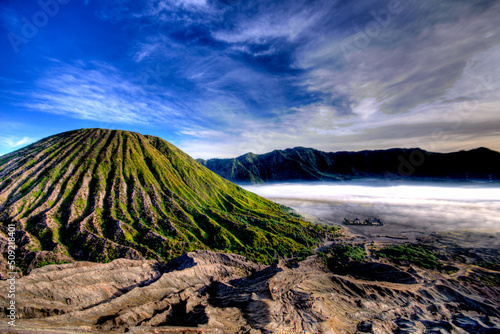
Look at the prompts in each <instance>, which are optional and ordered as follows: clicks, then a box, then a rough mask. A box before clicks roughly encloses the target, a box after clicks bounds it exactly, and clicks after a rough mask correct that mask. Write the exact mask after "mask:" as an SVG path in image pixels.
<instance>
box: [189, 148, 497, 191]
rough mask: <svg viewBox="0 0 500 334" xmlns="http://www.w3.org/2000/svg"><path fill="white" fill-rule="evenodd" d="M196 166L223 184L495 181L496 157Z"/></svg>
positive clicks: (343, 156)
mask: <svg viewBox="0 0 500 334" xmlns="http://www.w3.org/2000/svg"><path fill="white" fill-rule="evenodd" d="M198 161H199V162H200V163H202V164H203V165H204V166H206V167H207V168H209V169H210V170H212V171H214V172H215V173H217V174H219V175H220V176H222V177H223V178H225V179H227V180H230V181H233V182H241V183H247V182H250V183H262V182H274V181H332V180H344V179H352V178H363V177H378V178H437V179H478V180H481V179H482V180H500V153H498V152H495V151H491V150H489V149H486V148H478V149H475V150H471V151H460V152H454V153H433V152H427V151H424V150H421V149H390V150H376V151H360V152H332V153H328V152H322V151H318V150H315V149H312V148H304V147H296V148H290V149H286V150H275V151H272V152H269V153H266V154H253V153H247V154H245V155H242V156H240V157H237V158H235V159H210V160H198Z"/></svg>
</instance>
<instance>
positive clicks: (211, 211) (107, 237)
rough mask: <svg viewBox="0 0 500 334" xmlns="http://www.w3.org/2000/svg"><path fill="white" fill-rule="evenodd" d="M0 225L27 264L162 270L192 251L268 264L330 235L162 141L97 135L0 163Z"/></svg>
mask: <svg viewBox="0 0 500 334" xmlns="http://www.w3.org/2000/svg"><path fill="white" fill-rule="evenodd" d="M0 221H1V224H0V225H1V228H2V233H0V243H1V241H2V237H3V238H4V239H5V238H6V231H7V225H8V224H9V223H15V224H16V226H17V229H18V231H17V234H16V239H17V243H18V246H19V247H20V250H19V254H21V257H22V258H23V259H24V260H23V261H24V263H25V264H27V263H29V262H30V261H31V262H32V260H33V259H34V258H35V257H36V259H37V261H38V262H39V263H47V262H50V261H52V260H51V259H56V260H57V261H60V260H61V259H67V260H68V259H69V260H71V259H80V260H93V261H109V260H112V259H114V258H118V257H128V258H155V259H165V260H168V259H171V258H173V257H175V256H177V255H179V254H182V253H185V252H187V251H191V250H194V249H214V250H223V251H229V252H236V253H240V254H242V255H246V256H249V257H250V258H253V259H258V260H261V261H264V262H269V261H270V260H271V257H272V256H277V255H281V256H285V255H287V254H292V253H297V252H300V251H303V250H306V249H308V248H310V247H311V246H313V244H315V243H317V242H318V240H319V239H320V238H321V237H322V236H324V234H325V233H327V232H328V231H327V230H326V228H323V227H319V226H315V225H312V224H310V223H307V222H305V221H303V220H301V219H300V217H298V216H297V215H295V214H292V213H290V211H289V209H288V208H286V207H283V206H281V205H279V204H276V203H273V202H271V201H268V200H266V199H263V198H261V197H259V196H257V195H255V194H253V193H250V192H248V191H245V190H243V189H242V188H240V187H238V186H236V185H235V184H233V183H231V182H228V181H227V180H224V179H223V178H221V177H219V176H218V175H216V174H215V173H213V172H211V171H210V170H208V169H207V168H205V167H203V166H202V165H201V164H199V163H198V162H196V161H195V160H194V159H192V158H191V157H189V156H188V155H187V154H185V153H183V152H182V151H180V150H179V149H177V148H176V147H174V146H173V145H171V144H170V143H168V142H166V141H164V140H162V139H160V138H157V137H152V136H143V135H141V134H138V133H132V132H126V131H111V130H103V129H84V130H77V131H71V132H66V133H62V134H59V135H55V136H52V137H48V138H46V139H43V140H41V141H39V142H37V143H34V144H32V145H30V146H28V147H26V148H23V149H21V150H18V151H16V152H13V153H10V154H7V155H4V156H2V157H0ZM56 260H54V261H56Z"/></svg>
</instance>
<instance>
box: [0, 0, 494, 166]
mask: <svg viewBox="0 0 500 334" xmlns="http://www.w3.org/2000/svg"><path fill="white" fill-rule="evenodd" d="M498 17H500V1H493V0H491V1H490V0H488V1H457V0H454V1H451V0H444V1H439V2H438V1H429V0H427V1H398V0H388V1H332V0H324V1H307V0H290V1H286V2H283V1H240V0H218V1H216V0H148V1H146V0H108V1H99V0H42V1H27V2H26V1H25V2H22V3H21V2H19V1H15V0H6V1H3V2H2V3H1V4H0V27H1V28H0V29H1V33H0V36H1V37H0V46H1V48H2V51H3V52H2V53H1V54H0V87H1V91H0V94H1V95H0V97H1V98H2V102H3V103H2V105H1V106H0V131H1V137H0V155H1V154H5V153H8V152H10V151H13V150H15V149H18V148H20V147H22V145H26V144H27V143H30V142H32V141H34V140H38V139H41V138H43V137H45V136H48V135H52V134H54V133H57V132H62V131H66V130H71V129H76V128H82V127H105V128H119V129H124V130H131V131H138V132H141V133H147V134H152V135H157V136H160V137H163V138H165V139H167V140H169V141H171V142H172V143H174V144H175V145H177V146H179V147H180V148H181V149H183V150H185V151H186V152H187V153H189V154H191V155H192V156H194V157H196V158H212V157H234V156H237V155H241V154H244V153H247V152H254V153H264V152H267V151H271V150H274V149H284V148H288V147H294V146H305V147H314V148H317V149H320V150H324V151H337V150H362V149H384V148H391V147H421V148H423V149H427V150H433V151H443V152H446V151H454V150H460V149H472V148H476V147H479V146H485V147H488V148H491V149H494V150H500V140H499V139H500V112H499V111H500V110H499V107H500V66H499V62H498V60H499V59H500V26H499V25H498V22H497V21H498Z"/></svg>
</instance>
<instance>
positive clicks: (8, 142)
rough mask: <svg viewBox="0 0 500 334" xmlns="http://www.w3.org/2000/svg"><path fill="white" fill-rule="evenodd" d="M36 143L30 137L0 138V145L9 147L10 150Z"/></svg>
mask: <svg viewBox="0 0 500 334" xmlns="http://www.w3.org/2000/svg"><path fill="white" fill-rule="evenodd" d="M34 141H35V139H34V138H30V137H22V138H21V137H16V136H0V143H1V144H0V145H2V146H7V147H9V148H18V147H20V146H24V145H27V144H31V143H33V142H34Z"/></svg>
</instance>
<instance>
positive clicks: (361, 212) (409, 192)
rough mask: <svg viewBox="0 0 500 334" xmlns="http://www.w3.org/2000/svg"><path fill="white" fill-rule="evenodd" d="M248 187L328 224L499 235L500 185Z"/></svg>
mask: <svg viewBox="0 0 500 334" xmlns="http://www.w3.org/2000/svg"><path fill="white" fill-rule="evenodd" d="M243 187H244V188H245V189H247V190H250V191H252V192H254V193H256V194H258V195H260V196H262V197H265V198H268V199H271V200H273V201H275V202H278V203H281V204H284V205H287V206H289V207H292V208H293V209H295V210H296V211H297V212H298V213H300V214H303V215H305V216H306V218H312V219H313V220H314V218H315V219H316V220H317V221H320V222H323V223H334V224H341V223H342V220H343V219H344V217H345V218H349V219H354V218H360V219H364V218H368V217H378V218H381V219H382V220H383V221H384V222H385V223H386V224H385V226H384V227H383V230H384V231H386V232H387V231H390V229H391V228H394V229H397V230H401V229H403V230H407V231H408V230H415V231H420V232H429V231H436V232H439V231H462V230H467V231H475V232H500V183H474V182H416V181H415V182H409V181H385V180H356V181H347V182H337V183H325V182H318V183H280V184H264V185H246V186H243ZM355 229H356V230H360V229H364V231H367V230H370V232H372V231H374V229H375V227H368V229H367V227H356V228H355ZM379 231H382V229H379Z"/></svg>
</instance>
